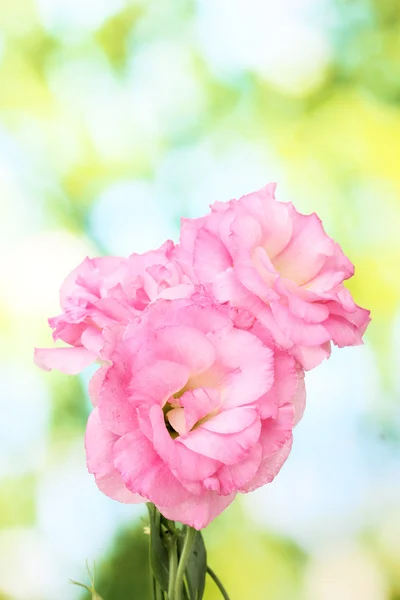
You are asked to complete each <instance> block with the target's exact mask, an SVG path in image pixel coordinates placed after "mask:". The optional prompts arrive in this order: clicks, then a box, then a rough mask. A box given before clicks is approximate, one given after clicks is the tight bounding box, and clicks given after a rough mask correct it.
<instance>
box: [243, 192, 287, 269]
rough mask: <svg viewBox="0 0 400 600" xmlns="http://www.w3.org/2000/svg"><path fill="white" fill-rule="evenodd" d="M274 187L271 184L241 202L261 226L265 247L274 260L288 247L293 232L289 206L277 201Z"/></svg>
mask: <svg viewBox="0 0 400 600" xmlns="http://www.w3.org/2000/svg"><path fill="white" fill-rule="evenodd" d="M274 185H275V184H269V185H267V186H266V187H265V188H262V189H261V190H259V191H257V192H254V193H252V194H248V195H246V196H243V197H242V198H240V200H239V203H240V204H242V205H243V206H244V207H245V208H246V209H247V211H248V212H249V213H250V214H251V215H253V216H254V217H255V218H256V219H257V221H258V222H259V223H260V224H261V226H262V231H263V246H264V248H265V249H266V250H267V252H268V255H269V257H270V258H272V259H273V258H274V257H275V256H276V255H277V254H279V253H280V252H282V251H283V250H284V248H285V247H286V246H287V244H288V243H289V241H290V239H291V236H292V230H293V224H292V219H291V216H290V214H289V209H288V204H287V203H284V202H277V201H276V200H275V198H274V191H275V188H274V187H273V186H274Z"/></svg>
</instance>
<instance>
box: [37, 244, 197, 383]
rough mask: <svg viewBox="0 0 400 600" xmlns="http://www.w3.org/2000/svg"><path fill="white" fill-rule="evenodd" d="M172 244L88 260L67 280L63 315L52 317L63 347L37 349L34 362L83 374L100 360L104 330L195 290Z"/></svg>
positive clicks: (45, 367) (54, 332)
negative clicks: (158, 301)
mask: <svg viewBox="0 0 400 600" xmlns="http://www.w3.org/2000/svg"><path fill="white" fill-rule="evenodd" d="M173 255H174V244H173V242H171V241H167V242H166V243H165V244H163V246H161V248H160V249H159V250H154V251H151V252H146V253H144V254H132V255H131V256H130V257H129V258H119V257H111V256H105V257H101V258H93V259H90V258H86V259H85V260H84V261H83V262H82V263H81V264H80V265H79V266H78V267H77V268H76V269H75V270H74V271H72V273H70V275H68V277H67V278H66V280H65V281H64V283H63V285H62V287H61V291H60V304H61V308H62V311H63V312H62V314H61V315H59V316H57V317H53V318H51V319H49V324H50V326H51V327H52V329H53V338H54V340H62V341H63V342H66V343H67V344H69V347H65V348H39V349H35V362H36V364H37V365H38V366H39V367H41V368H43V369H45V370H51V369H59V370H60V371H63V372H65V373H69V374H76V373H79V371H81V370H82V369H84V368H85V367H86V366H88V365H89V364H91V363H92V362H93V361H94V360H96V359H98V358H100V359H101V358H102V349H103V345H104V338H103V330H104V328H105V327H110V326H112V325H115V324H127V323H129V322H131V321H132V320H134V319H135V318H137V316H138V315H139V314H140V312H141V311H142V310H143V309H144V308H145V307H146V306H147V305H148V304H149V303H151V302H153V301H154V300H156V299H157V298H158V297H166V298H169V297H175V296H176V297H180V296H184V295H186V294H187V293H190V291H191V289H192V286H191V284H190V280H189V279H188V277H186V276H185V275H184V274H183V273H182V270H181V269H180V267H179V266H178V265H177V264H176V263H175V262H174V259H173Z"/></svg>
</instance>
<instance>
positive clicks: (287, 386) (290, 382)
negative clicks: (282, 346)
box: [256, 352, 298, 419]
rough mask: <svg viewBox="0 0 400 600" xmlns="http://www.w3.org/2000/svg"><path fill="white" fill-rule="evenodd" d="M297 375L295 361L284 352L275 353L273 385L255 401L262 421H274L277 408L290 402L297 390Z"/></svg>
mask: <svg viewBox="0 0 400 600" xmlns="http://www.w3.org/2000/svg"><path fill="white" fill-rule="evenodd" d="M297 383H298V374H297V370H296V363H295V360H294V358H293V357H292V356H290V354H287V353H285V352H276V353H275V364H274V383H273V385H272V387H271V389H270V390H269V391H268V392H267V393H266V394H264V396H262V397H261V398H260V399H259V400H258V401H257V404H256V406H257V410H258V413H259V415H260V417H261V418H262V419H268V418H271V417H272V418H273V419H275V418H276V417H277V414H278V407H279V406H281V405H282V404H285V403H286V402H290V401H291V400H292V398H293V396H294V393H295V391H296V388H297Z"/></svg>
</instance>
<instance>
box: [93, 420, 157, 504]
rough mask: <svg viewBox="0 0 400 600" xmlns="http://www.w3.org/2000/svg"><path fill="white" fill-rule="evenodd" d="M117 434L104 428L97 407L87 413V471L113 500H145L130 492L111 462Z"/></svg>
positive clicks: (132, 501)
mask: <svg viewBox="0 0 400 600" xmlns="http://www.w3.org/2000/svg"><path fill="white" fill-rule="evenodd" d="M117 439H118V437H117V436H115V435H114V434H112V433H111V432H109V431H108V430H107V429H105V428H104V427H103V425H102V423H101V421H100V417H99V414H98V411H97V409H94V410H93V411H92V413H91V414H90V415H89V419H88V423H87V427H86V434H85V448H86V460H87V467H88V471H89V473H93V474H94V476H95V478H96V483H97V485H98V487H99V489H100V490H101V491H102V492H103V493H104V494H106V496H109V497H110V498H113V499H114V500H118V501H119V502H126V503H138V502H145V499H144V498H142V497H141V496H139V495H137V494H132V492H130V491H129V490H128V489H127V488H126V487H125V484H124V482H123V480H122V478H121V475H120V474H119V473H118V471H117V470H116V468H115V467H114V464H113V454H112V451H113V446H114V443H115V442H116V440H117Z"/></svg>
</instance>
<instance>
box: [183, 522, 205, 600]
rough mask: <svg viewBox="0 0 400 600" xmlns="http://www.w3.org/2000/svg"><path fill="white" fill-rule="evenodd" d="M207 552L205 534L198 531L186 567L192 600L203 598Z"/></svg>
mask: <svg viewBox="0 0 400 600" xmlns="http://www.w3.org/2000/svg"><path fill="white" fill-rule="evenodd" d="M206 570H207V554H206V547H205V545H204V541H203V536H202V535H201V532H200V531H198V532H197V535H196V537H195V540H194V542H193V546H192V551H191V553H190V556H189V560H188V564H187V567H186V581H187V587H188V592H189V599H190V600H201V599H202V598H203V594H204V588H205V585H206Z"/></svg>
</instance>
